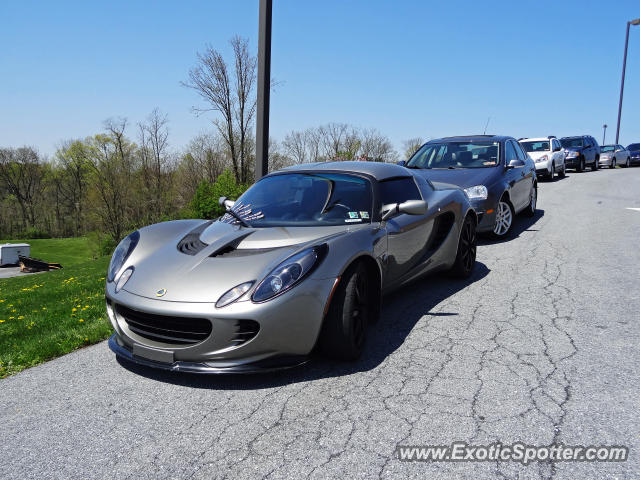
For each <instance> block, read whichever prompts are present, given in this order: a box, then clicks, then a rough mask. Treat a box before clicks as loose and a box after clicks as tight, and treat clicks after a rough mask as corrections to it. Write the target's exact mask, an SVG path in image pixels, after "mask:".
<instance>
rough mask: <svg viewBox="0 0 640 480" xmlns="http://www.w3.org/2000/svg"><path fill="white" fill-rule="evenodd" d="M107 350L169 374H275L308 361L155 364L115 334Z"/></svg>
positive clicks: (301, 358) (298, 358) (279, 359)
mask: <svg viewBox="0 0 640 480" xmlns="http://www.w3.org/2000/svg"><path fill="white" fill-rule="evenodd" d="M109 348H110V349H111V351H113V352H114V353H115V354H116V356H117V357H119V358H122V359H124V360H127V361H128V362H131V363H135V364H137V365H144V366H146V367H151V368H157V369H160V370H168V371H171V372H186V373H204V374H210V375H224V374H243V373H268V372H276V371H278V370H286V369H289V368H294V367H297V366H300V365H304V364H305V363H307V362H308V361H309V358H308V357H306V356H287V357H276V358H271V359H266V360H260V361H258V362H253V363H245V364H239V365H233V366H230V367H212V366H211V365H207V364H206V363H198V362H184V361H176V362H173V363H162V362H155V361H153V360H149V359H147V358H142V357H138V356H136V355H134V354H133V352H132V351H131V350H129V349H128V348H127V347H126V346H124V345H121V344H120V343H119V342H118V338H117V334H115V333H114V334H113V335H111V337H109Z"/></svg>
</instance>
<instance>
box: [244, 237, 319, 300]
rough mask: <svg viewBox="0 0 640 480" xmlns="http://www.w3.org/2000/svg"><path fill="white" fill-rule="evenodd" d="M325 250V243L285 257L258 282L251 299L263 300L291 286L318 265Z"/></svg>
mask: <svg viewBox="0 0 640 480" xmlns="http://www.w3.org/2000/svg"><path fill="white" fill-rule="evenodd" d="M327 250H328V248H327V245H326V244H323V245H319V246H316V247H311V248H307V249H306V250H303V251H302V252H300V253H297V254H295V255H293V256H291V257H289V258H287V259H286V260H285V261H284V262H282V263H281V264H280V265H278V266H277V267H276V268H274V269H273V270H272V271H271V273H270V274H269V275H267V276H266V277H265V279H264V280H262V282H260V285H258V287H257V288H256V291H255V292H253V296H252V297H251V300H253V301H254V302H264V301H266V300H269V299H271V298H273V297H275V296H277V295H280V294H282V293H284V292H286V291H287V290H289V289H291V288H293V287H294V286H295V285H297V284H298V283H300V282H301V281H302V279H303V278H304V277H306V276H307V275H309V273H311V271H313V269H314V268H315V267H317V266H318V264H319V263H320V262H321V261H322V259H323V258H324V256H325V255H326V253H327Z"/></svg>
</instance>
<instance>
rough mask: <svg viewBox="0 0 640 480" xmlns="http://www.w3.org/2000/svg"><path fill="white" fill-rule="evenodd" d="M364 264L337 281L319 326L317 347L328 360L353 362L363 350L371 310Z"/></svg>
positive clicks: (352, 267)
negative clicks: (326, 311)
mask: <svg viewBox="0 0 640 480" xmlns="http://www.w3.org/2000/svg"><path fill="white" fill-rule="evenodd" d="M371 292H372V289H371V288H370V286H369V285H368V278H367V271H366V268H365V266H364V264H363V263H357V264H356V265H354V266H351V267H349V268H348V269H347V271H346V272H345V273H344V275H343V276H342V278H341V279H340V283H339V285H338V288H337V290H336V292H335V294H334V295H333V299H332V300H331V305H330V307H329V312H328V313H327V317H326V318H325V321H324V324H323V326H322V331H321V333H320V338H319V347H320V350H321V351H322V353H324V354H325V355H326V356H327V357H330V358H335V359H338V360H356V359H357V358H358V357H359V356H360V355H361V354H362V350H363V348H364V344H365V340H366V333H367V325H368V323H369V321H370V316H371V315H370V314H371V311H372V306H373V305H374V303H375V302H376V301H377V300H376V299H373V298H369V296H370V295H371Z"/></svg>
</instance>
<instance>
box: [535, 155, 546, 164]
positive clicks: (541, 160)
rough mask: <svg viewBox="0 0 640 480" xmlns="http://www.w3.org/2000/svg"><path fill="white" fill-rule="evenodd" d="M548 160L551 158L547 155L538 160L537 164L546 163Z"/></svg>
mask: <svg viewBox="0 0 640 480" xmlns="http://www.w3.org/2000/svg"><path fill="white" fill-rule="evenodd" d="M547 160H549V157H548V156H547V155H542V156H541V157H540V158H539V159H537V160H536V162H538V163H539V162H546V161H547Z"/></svg>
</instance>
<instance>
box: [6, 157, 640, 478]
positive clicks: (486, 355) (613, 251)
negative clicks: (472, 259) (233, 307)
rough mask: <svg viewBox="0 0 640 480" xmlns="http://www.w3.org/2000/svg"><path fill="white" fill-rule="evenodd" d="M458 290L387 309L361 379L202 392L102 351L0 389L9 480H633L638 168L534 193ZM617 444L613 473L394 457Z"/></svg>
mask: <svg viewBox="0 0 640 480" xmlns="http://www.w3.org/2000/svg"><path fill="white" fill-rule="evenodd" d="M539 196H540V201H539V208H540V211H539V214H538V215H537V216H536V217H535V218H534V219H533V220H524V219H520V220H519V223H518V224H517V231H516V232H515V235H514V238H513V240H511V241H509V242H506V243H491V242H483V244H482V246H480V248H479V251H478V261H479V263H478V265H477V269H476V272H475V275H474V277H473V278H472V279H471V281H469V282H465V283H459V282H456V281H453V280H450V279H447V278H442V277H434V278H431V279H427V280H425V281H422V282H420V283H418V284H416V285H414V286H412V287H411V288H409V289H407V291H405V292H403V293H398V294H394V295H393V296H390V297H388V298H386V300H385V308H384V311H383V315H382V316H383V318H382V321H381V323H380V324H379V325H378V326H377V330H376V331H375V332H374V333H373V336H372V337H371V341H370V342H369V344H368V349H367V351H366V355H365V357H364V359H363V360H362V361H361V362H359V363H358V364H355V365H339V364H331V363H329V362H326V361H323V360H316V361H315V362H313V363H312V364H310V365H308V366H306V367H304V368H301V369H297V370H293V371H288V372H283V373H279V374H277V375H272V376H244V377H243V376H241V377H225V378H220V377H215V378H208V377H207V378H203V377H197V376H185V375H173V374H167V373H157V372H155V371H151V370H147V369H140V368H133V367H128V368H125V367H124V366H123V365H120V364H119V363H118V362H116V361H115V359H114V357H113V355H112V354H111V353H110V352H109V351H108V348H107V345H106V343H101V344H98V345H95V346H93V347H90V348H87V349H84V350H81V351H78V352H75V353H72V354H70V355H67V356H65V357H63V358H60V359H57V360H54V361H52V362H49V363H47V364H45V365H42V366H39V367H36V368H33V369H30V370H28V371H25V372H23V373H21V374H19V375H16V376H14V377H12V378H8V379H5V380H2V381H0V405H1V408H0V476H2V477H7V478H20V479H23V478H64V477H75V478H109V477H118V478H153V479H157V478H230V479H241V478H272V479H276V478H282V479H292V478H306V477H309V478H394V477H398V478H416V479H418V478H420V479H422V478H473V479H477V478H514V479H515V478H518V479H529V478H531V479H538V478H558V479H576V478H594V479H603V478H639V477H640V453H639V452H640V420H639V417H638V412H639V411H640V400H639V398H640V379H639V374H638V364H639V363H640V347H639V346H640V314H639V313H638V312H639V311H640V294H639V292H640V289H639V288H638V277H639V276H638V269H639V267H640V245H639V241H640V211H634V210H628V209H626V207H636V208H640V168H637V169H631V170H620V169H618V170H614V171H609V170H602V171H599V172H594V173H591V172H587V173H583V174H570V175H569V176H568V177H567V178H566V179H564V180H556V181H555V182H553V183H542V184H541V185H540V194H539ZM461 440H462V441H467V442H470V443H478V444H489V443H492V442H494V441H500V442H502V443H509V442H515V441H523V442H525V443H529V444H543V445H544V444H549V443H551V442H562V443H564V444H581V445H587V444H623V445H628V446H629V447H631V458H630V460H629V461H627V462H625V463H608V464H605V463H599V464H594V463H559V464H556V465H555V466H552V465H550V464H546V463H544V464H540V463H536V464H532V465H528V466H522V465H520V464H513V463H500V464H497V463H495V462H492V463H406V462H400V461H399V460H398V459H397V458H395V457H394V450H395V448H396V445H398V444H405V445H406V444H415V445H425V444H449V443H451V442H453V441H461Z"/></svg>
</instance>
